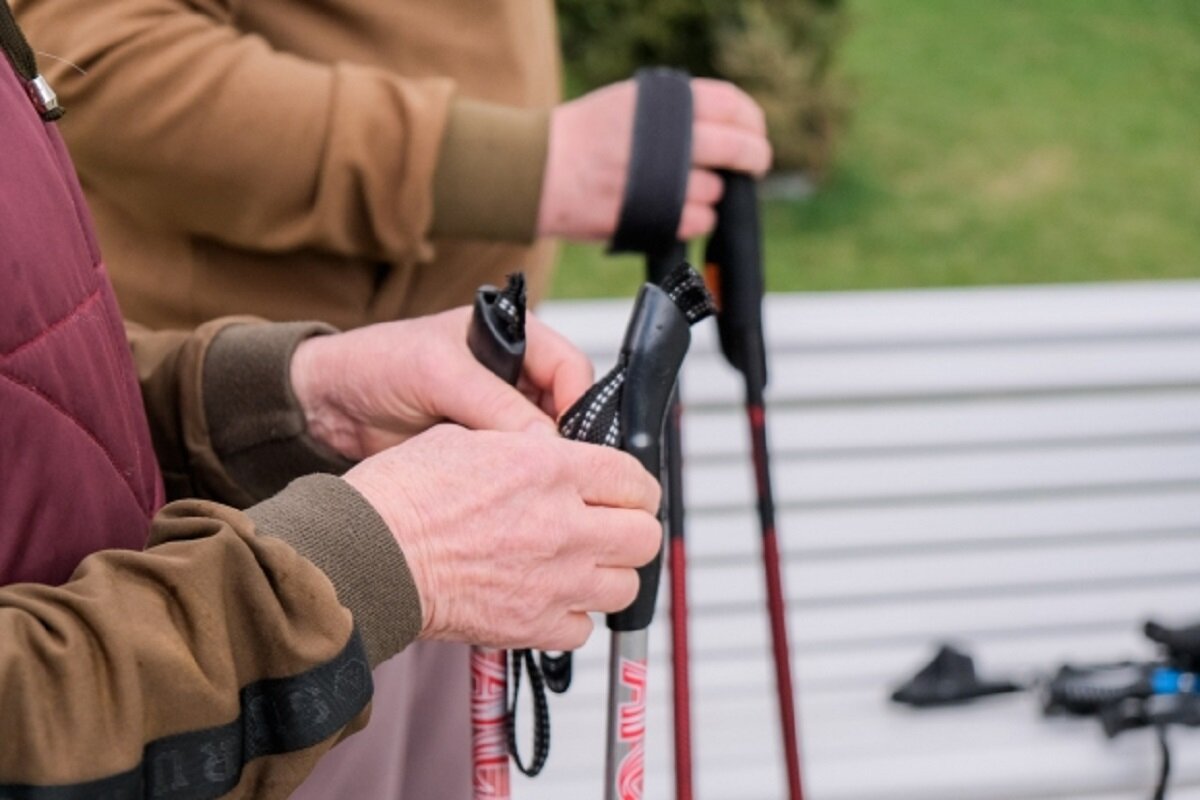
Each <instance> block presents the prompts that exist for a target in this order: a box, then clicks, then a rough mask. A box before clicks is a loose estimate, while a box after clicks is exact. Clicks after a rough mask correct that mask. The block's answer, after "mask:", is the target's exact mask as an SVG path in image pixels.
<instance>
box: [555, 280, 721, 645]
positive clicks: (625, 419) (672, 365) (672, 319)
mask: <svg viewBox="0 0 1200 800" xmlns="http://www.w3.org/2000/svg"><path fill="white" fill-rule="evenodd" d="M714 310H715V308H714V305H713V302H712V298H711V297H710V296H709V294H708V292H707V290H706V289H705V288H704V282H703V281H702V280H701V279H700V276H699V275H697V274H696V273H695V271H693V270H692V269H691V267H689V266H688V265H687V264H680V265H677V266H676V268H675V269H674V270H673V271H671V272H670V273H669V274H668V275H667V276H666V278H665V279H664V280H663V283H662V286H661V287H660V286H655V285H653V284H646V285H644V286H643V287H642V290H641V292H640V293H639V294H638V298H637V302H636V304H635V306H634V310H633V316H632V317H631V319H630V321H629V327H628V328H627V329H626V331H625V341H624V343H623V344H622V346H621V353H620V356H619V358H618V360H617V365H616V366H615V367H613V369H612V370H611V371H609V373H608V374H607V375H605V376H604V377H603V378H601V379H600V380H599V381H598V382H597V383H596V384H595V385H594V386H592V388H591V389H589V390H588V391H587V393H586V394H584V396H583V397H582V398H580V400H579V401H578V402H577V403H576V404H575V405H574V406H572V407H571V408H570V409H569V410H568V411H567V412H566V413H565V414H564V415H563V418H562V421H561V422H560V424H559V431H560V432H561V433H562V435H563V436H565V437H567V438H569V439H577V440H580V441H585V442H591V443H593V444H601V445H606V446H608V447H619V448H621V449H622V450H625V451H626V452H628V453H630V454H631V455H633V456H634V457H635V458H637V459H638V461H639V462H640V463H641V464H642V466H643V467H645V468H646V470H647V471H648V472H649V473H650V474H652V475H654V476H655V477H660V476H661V474H662V443H663V427H664V424H665V422H666V418H667V410H668V407H669V405H670V401H671V394H672V392H673V391H674V388H675V380H676V377H677V376H678V374H679V368H680V366H682V364H683V358H684V356H685V355H686V354H687V349H688V345H689V344H690V343H691V332H690V330H689V328H690V326H691V325H692V324H693V323H694V322H697V321H699V320H701V319H704V318H705V317H707V316H709V315H710V314H712V312H713V311H714ZM660 512H661V509H660ZM661 566H662V551H661V548H660V550H659V554H658V555H657V556H656V557H655V559H654V560H653V561H652V562H651V563H649V564H647V565H645V566H644V567H642V568H641V569H640V570H638V576H639V577H640V578H641V586H640V589H639V591H638V596H637V599H636V600H635V601H634V602H633V604H632V605H631V606H629V608H627V609H625V610H624V611H621V612H619V613H617V614H610V615H609V617H608V627H609V628H610V629H612V630H614V631H635V630H641V629H643V628H645V627H647V626H649V624H650V621H651V620H652V619H653V617H654V601H655V597H656V596H657V594H658V578H659V573H660V571H661V569H660V568H661Z"/></svg>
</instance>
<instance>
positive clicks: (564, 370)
mask: <svg viewBox="0 0 1200 800" xmlns="http://www.w3.org/2000/svg"><path fill="white" fill-rule="evenodd" d="M525 339H526V344H525V370H524V373H525V377H526V378H527V379H528V380H529V382H530V383H532V384H533V387H534V388H535V389H537V390H538V391H540V392H542V393H543V394H544V395H549V396H550V398H551V399H552V405H553V413H552V414H551V415H550V416H552V417H557V416H558V415H559V414H561V413H562V412H563V411H566V410H567V409H568V408H570V406H571V404H572V403H574V402H575V401H576V400H578V399H579V397H580V396H581V395H582V394H583V393H584V392H586V391H587V390H588V388H589V387H590V386H591V385H592V380H593V375H594V372H593V369H592V362H591V361H590V360H589V359H588V357H587V356H585V355H584V354H583V351H582V350H580V349H579V348H578V347H576V346H575V345H573V344H571V342H570V341H569V340H567V338H566V337H565V336H563V335H562V334H560V333H559V332H558V331H556V330H554V329H553V328H551V327H550V326H548V325H546V324H545V323H543V322H542V321H541V320H539V319H538V318H537V317H535V316H534V315H533V314H529V315H527V316H526V317H525Z"/></svg>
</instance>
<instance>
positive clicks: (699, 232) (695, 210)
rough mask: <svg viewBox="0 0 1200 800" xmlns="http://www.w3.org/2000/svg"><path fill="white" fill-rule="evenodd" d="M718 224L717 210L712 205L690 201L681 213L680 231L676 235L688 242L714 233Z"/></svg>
mask: <svg viewBox="0 0 1200 800" xmlns="http://www.w3.org/2000/svg"><path fill="white" fill-rule="evenodd" d="M716 226H717V212H716V210H715V209H714V208H713V207H712V206H708V205H700V204H698V203H688V204H687V205H685V206H684V207H683V213H682V214H680V215H679V232H678V233H677V234H676V236H678V237H679V238H680V239H681V240H682V241H685V242H686V241H687V240H688V239H695V238H696V237H697V236H706V235H708V234H710V233H712V230H713V228H715V227H716Z"/></svg>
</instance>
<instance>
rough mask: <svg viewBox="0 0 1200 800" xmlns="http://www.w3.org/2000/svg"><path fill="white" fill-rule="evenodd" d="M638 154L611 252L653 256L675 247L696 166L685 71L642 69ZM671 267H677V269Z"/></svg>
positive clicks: (635, 147)
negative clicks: (691, 170) (690, 177)
mask: <svg viewBox="0 0 1200 800" xmlns="http://www.w3.org/2000/svg"><path fill="white" fill-rule="evenodd" d="M635 79H636V81H637V108H636V111H635V113H634V118H633V149H632V151H631V152H630V156H629V172H628V176H627V178H626V182H625V196H624V198H623V199H622V202H621V212H620V217H619V218H618V222H617V229H616V231H615V232H614V233H613V238H612V242H611V243H610V246H609V251H610V252H613V253H645V254H647V255H653V254H657V253H661V252H663V251H666V250H667V249H668V248H670V247H672V246H673V245H674V244H675V239H676V236H675V234H676V232H677V231H678V230H679V218H680V217H681V216H682V215H683V204H684V198H685V197H686V195H687V182H688V173H689V171H690V169H691V163H692V84H691V78H690V77H689V76H688V74H687V73H686V72H681V71H680V70H674V69H667V68H664V67H653V68H647V69H642V70H638V72H637V75H636V76H635ZM671 266H674V264H672V265H671Z"/></svg>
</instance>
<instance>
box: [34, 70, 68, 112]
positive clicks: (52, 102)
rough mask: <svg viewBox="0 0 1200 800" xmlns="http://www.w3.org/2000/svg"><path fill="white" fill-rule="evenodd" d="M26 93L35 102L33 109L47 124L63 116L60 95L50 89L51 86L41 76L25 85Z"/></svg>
mask: <svg viewBox="0 0 1200 800" xmlns="http://www.w3.org/2000/svg"><path fill="white" fill-rule="evenodd" d="M25 91H26V93H28V94H29V99H30V100H32V101H33V107H34V108H36V109H37V112H38V114H40V115H41V116H42V119H44V120H46V121H47V122H53V121H54V120H56V119H58V118H59V117H61V116H62V115H63V109H62V106H60V105H59V104H58V95H56V94H55V93H54V90H53V89H51V88H50V84H49V83H48V82H47V81H46V79H45V78H43V77H42V76H41V75H37V76H35V77H34V79H33V80H31V81H28V82H27V83H26V84H25Z"/></svg>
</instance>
